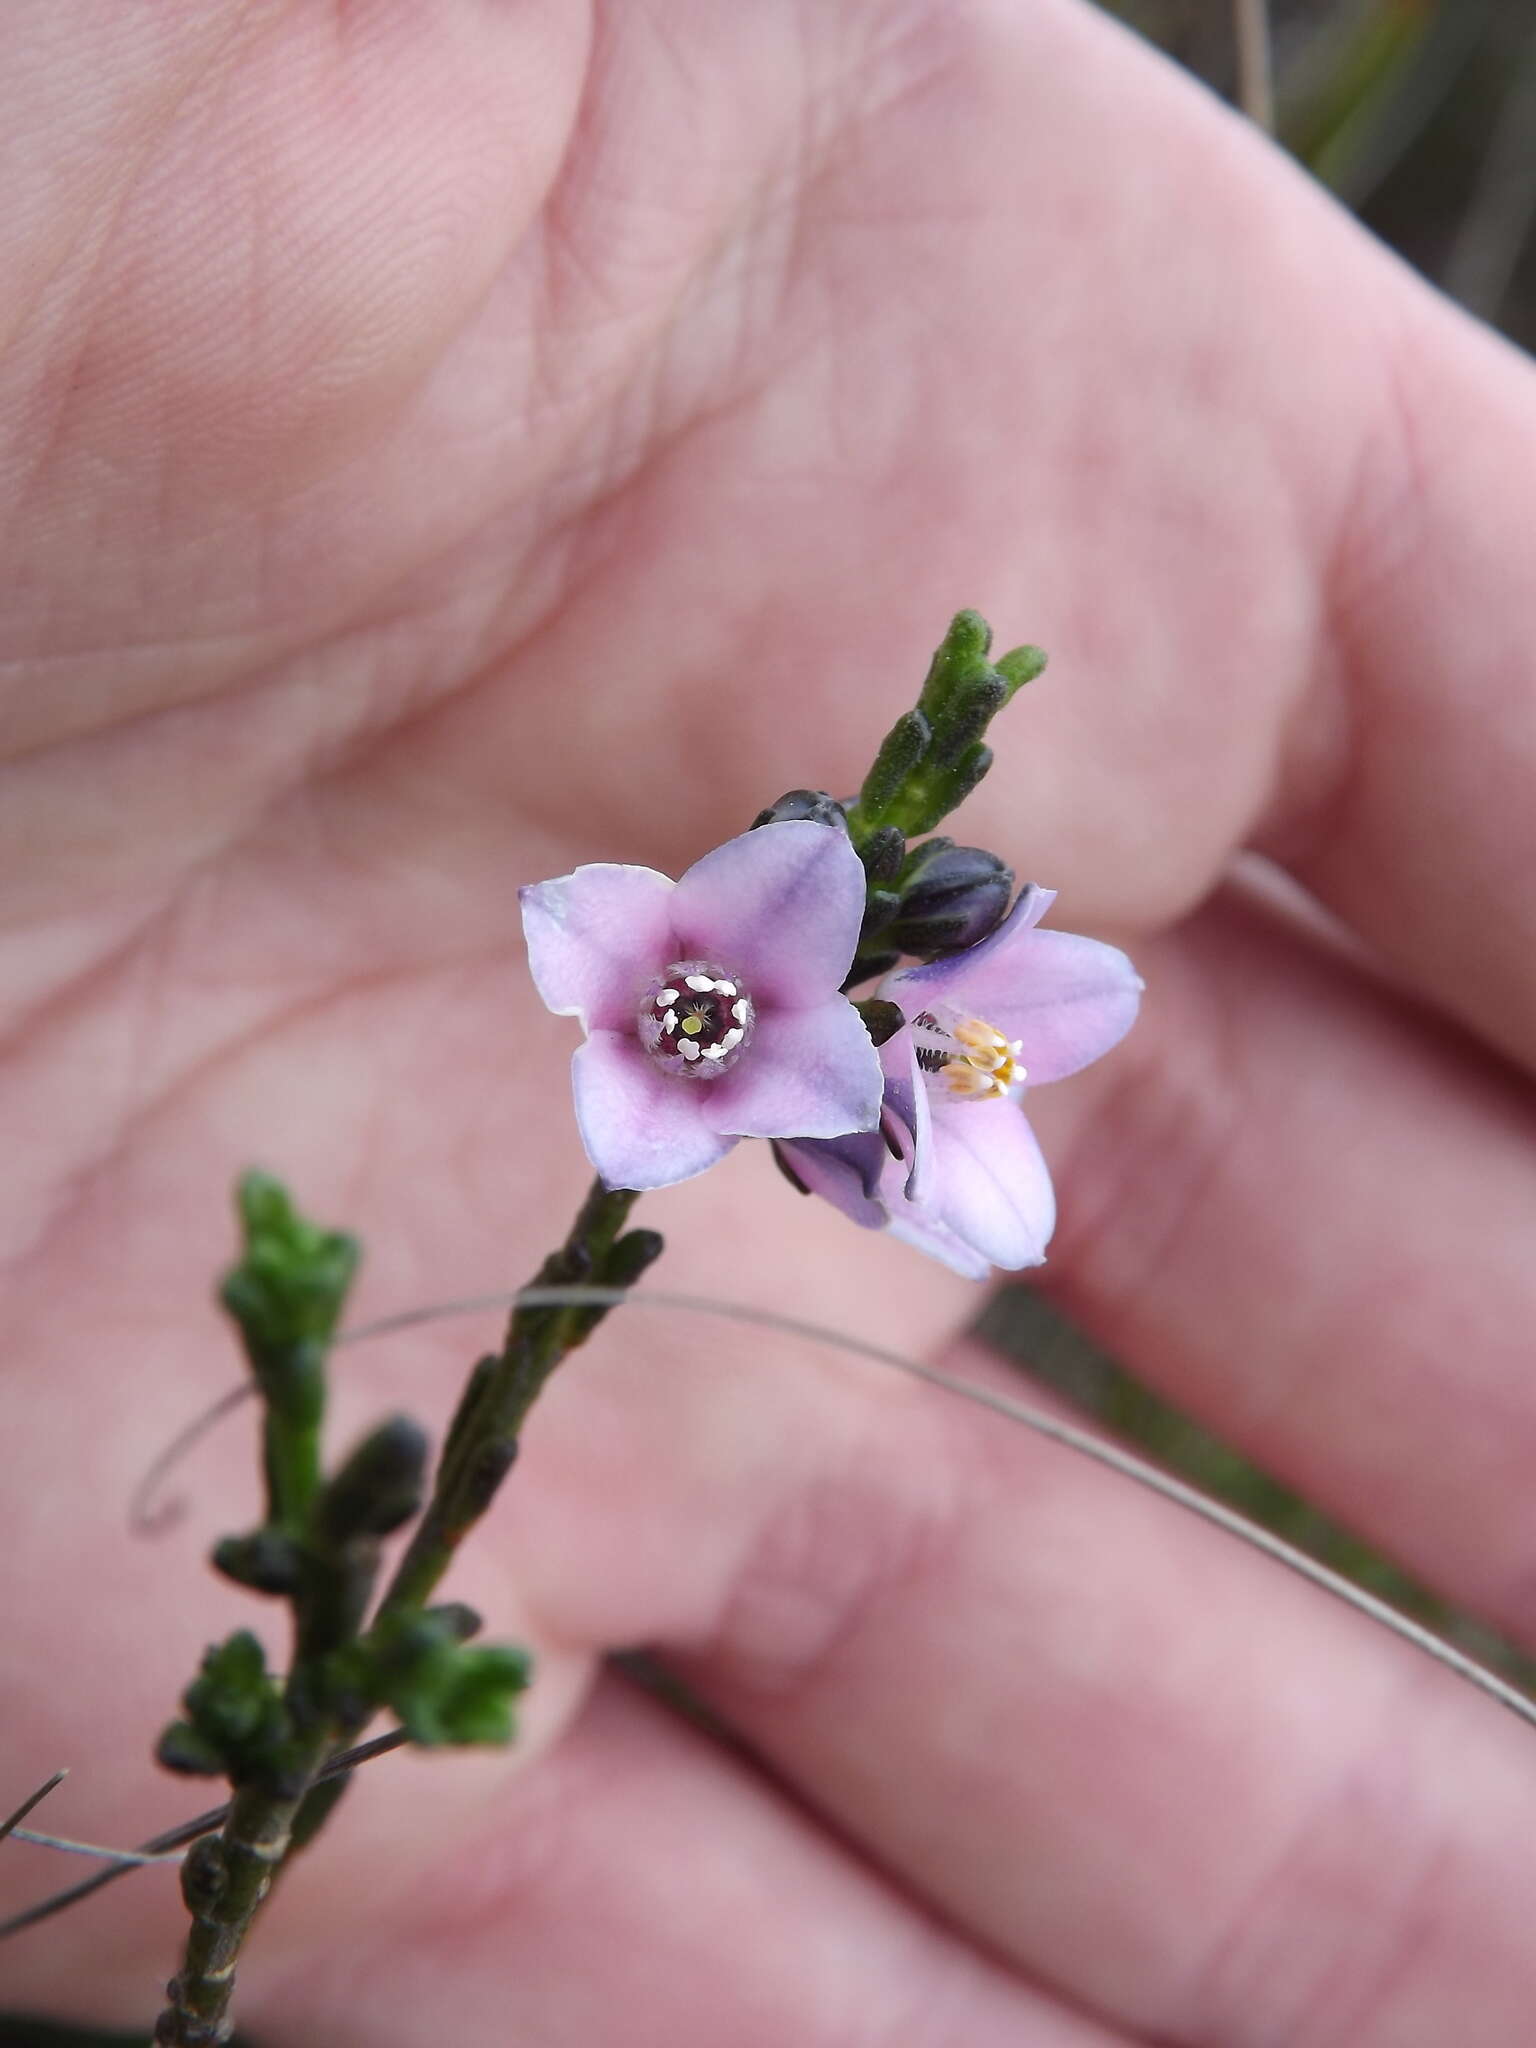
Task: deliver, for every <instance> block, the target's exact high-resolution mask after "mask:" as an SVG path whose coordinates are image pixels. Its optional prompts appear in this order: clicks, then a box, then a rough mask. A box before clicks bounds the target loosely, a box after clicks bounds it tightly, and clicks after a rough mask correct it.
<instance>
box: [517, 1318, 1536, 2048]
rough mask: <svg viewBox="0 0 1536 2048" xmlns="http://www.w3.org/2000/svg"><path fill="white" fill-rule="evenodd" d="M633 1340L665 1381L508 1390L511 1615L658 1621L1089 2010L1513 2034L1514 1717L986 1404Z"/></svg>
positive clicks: (1267, 2039) (797, 1754)
mask: <svg viewBox="0 0 1536 2048" xmlns="http://www.w3.org/2000/svg"><path fill="white" fill-rule="evenodd" d="M669 1363H670V1364H671V1365H672V1367H673V1375H672V1377H673V1382H674V1391H675V1392H676V1396H677V1398H676V1405H673V1402H672V1400H671V1399H669V1396H668V1393H667V1391H666V1389H665V1388H664V1386H663V1384H662V1376H661V1375H651V1374H649V1373H647V1375H646V1382H647V1383H646V1389H645V1393H644V1396H643V1398H642V1397H640V1396H639V1395H638V1394H637V1393H636V1394H634V1395H632V1397H631V1399H630V1400H629V1402H628V1403H627V1404H626V1403H625V1401H624V1397H623V1394H622V1392H621V1389H620V1383H619V1381H618V1380H617V1378H616V1377H610V1376H608V1375H604V1378H605V1381H606V1384H605V1386H604V1388H603V1390H602V1392H603V1393H604V1395H605V1396H606V1399H604V1400H602V1401H600V1402H599V1405H598V1407H597V1409H596V1411H595V1412H594V1410H593V1408H591V1407H590V1406H587V1405H586V1403H587V1401H588V1400H589V1399H590V1397H591V1396H592V1394H593V1393H594V1392H595V1391H596V1390H595V1389H594V1388H593V1386H592V1385H591V1384H590V1383H588V1384H586V1385H582V1386H578V1385H577V1384H576V1383H575V1382H571V1383H568V1384H567V1386H566V1388H565V1389H563V1390H562V1391H563V1393H564V1394H565V1396H566V1400H565V1404H564V1413H563V1416H562V1417H561V1418H560V1419H559V1420H558V1422H557V1421H556V1419H555V1418H554V1416H553V1415H552V1414H551V1415H546V1416H545V1418H544V1423H545V1429H546V1434H545V1436H544V1438H543V1448H544V1449H545V1450H546V1451H547V1452H550V1453H552V1454H553V1463H554V1464H555V1466H556V1467H557V1477H556V1479H555V1481H554V1484H553V1488H552V1489H551V1490H550V1491H546V1487H547V1486H549V1484H550V1482H549V1479H548V1477H547V1472H546V1476H543V1477H536V1476H535V1466H536V1463H537V1461H536V1460H535V1459H534V1458H533V1457H532V1456H530V1459H529V1464H528V1468H527V1470H526V1471H525V1472H524V1474H523V1478H524V1480H525V1482H527V1481H529V1480H532V1484H531V1485H525V1490H524V1492H523V1493H522V1495H521V1496H520V1497H519V1500H518V1502H517V1504H516V1506H515V1509H514V1512H513V1516H512V1529H511V1532H510V1533H511V1534H512V1535H513V1536H514V1537H515V1541H516V1554H517V1562H518V1571H519V1576H520V1578H521V1579H522V1582H523V1584H524V1586H525V1588H526V1589H527V1590H528V1591H529V1593H530V1596H531V1597H532V1598H533V1599H534V1601H535V1604H536V1605H537V1606H539V1607H540V1608H541V1610H542V1611H545V1612H546V1613H556V1612H558V1613H559V1614H560V1615H561V1617H562V1619H563V1621H564V1623H565V1624H566V1625H567V1626H569V1627H573V1628H575V1629H578V1630H580V1631H582V1632H586V1631H588V1630H591V1631H595V1632H596V1633H598V1634H599V1635H612V1636H619V1635H629V1636H633V1635H634V1634H636V1633H637V1632H640V1631H643V1632H644V1633H645V1634H646V1635H648V1636H650V1637H652V1638H653V1639H660V1640H661V1641H663V1642H666V1643H670V1644H672V1645H674V1646H675V1650H676V1653H677V1654H678V1655H680V1656H682V1657H684V1658H685V1659H686V1663H685V1669H686V1670H687V1671H688V1673H689V1674H690V1676H691V1678H692V1680H693V1682H694V1683H695V1684H696V1685H698V1686H699V1687H700V1688H701V1689H703V1690H704V1691H705V1693H706V1695H707V1697H709V1698H710V1699H711V1700H712V1701H713V1702H714V1703H715V1704H716V1705H717V1706H719V1707H720V1708H721V1709H722V1710H723V1711H724V1712H725V1713H726V1714H727V1716H728V1717H729V1718H730V1720H731V1721H732V1722H733V1724H734V1725H736V1726H737V1727H739V1728H741V1729H743V1730H744V1731H745V1732H746V1733H747V1735H748V1736H749V1738H750V1739H751V1740H752V1741H753V1743H754V1744H755V1745H756V1746H757V1747H758V1748H759V1749H760V1750H761V1751H762V1752H763V1754H764V1755H765V1756H766V1757H767V1758H768V1759H769V1760H770V1762H771V1763H772V1765H773V1767H774V1768H775V1769H776V1770H777V1771H779V1772H781V1773H782V1774H784V1776H785V1777H786V1778H787V1779H788V1780H789V1781H790V1782H791V1783H792V1784H793V1785H795V1786H796V1787H797V1788H798V1789H799V1790H800V1791H801V1793H802V1794H803V1795H804V1796H805V1797H806V1798H807V1799H808V1800H810V1801H811V1802H812V1804H813V1805H815V1806H816V1807H818V1808H819V1809H820V1810H821V1811H823V1812H824V1813H825V1814H826V1815H827V1816H828V1817H829V1819H830V1820H831V1821H832V1822H833V1823H834V1824H835V1825H836V1826H837V1827H838V1828H840V1829H842V1830H844V1831H846V1832H847V1833H848V1834H849V1835H850V1836H851V1838H852V1839H853V1840H854V1841H855V1842H857V1843H858V1844H859V1845H860V1846H861V1847H863V1848H864V1850H865V1851H866V1852H867V1853H869V1854H870V1855H872V1856H874V1857H875V1858H877V1859H878V1860H880V1861H881V1862H883V1863H884V1864H885V1866H886V1867H887V1868H888V1869H889V1870H891V1871H892V1872H893V1873H897V1874H899V1875H900V1877H901V1879H902V1880H903V1881H904V1882H905V1883H906V1884H907V1885H908V1886H909V1887H911V1888H912V1889H914V1890H915V1891H918V1892H919V1893H920V1894H922V1895H924V1896H926V1897H927V1898H928V1899H929V1900H930V1901H931V1902H932V1903H933V1904H934V1905H936V1906H937V1907H938V1908H939V1909H940V1910H941V1911H942V1912H944V1913H945V1914H946V1915H948V1916H950V1917H951V1918H952V1919H954V1920H955V1921H956V1922H957V1923H958V1924H960V1925H962V1926H964V1927H966V1928H968V1929H970V1930H971V1931H972V1932H973V1933H974V1935H975V1936H976V1937H977V1938H979V1939H980V1940H981V1941H982V1942H984V1943H985V1944H987V1945H989V1946H990V1947H991V1948H992V1949H993V1950H994V1951H995V1952H997V1953H1000V1954H1003V1955H1005V1956H1007V1957H1009V1958H1011V1959H1012V1960H1013V1961H1015V1962H1016V1963H1017V1964H1018V1965H1019V1966H1021V1967H1022V1968H1025V1969H1027V1970H1029V1971H1032V1972H1039V1973H1042V1974H1045V1975H1048V1976H1049V1977H1050V1978H1051V1979H1052V1981H1054V1982H1055V1983H1056V1984H1057V1985H1058V1987H1060V1988H1061V1989H1062V1990H1063V1991H1064V1992H1066V1993H1067V1994H1068V1995H1070V1996H1073V1997H1075V1998H1077V1999H1080V2000H1082V2001H1083V2002H1085V2003H1087V2004H1089V2005H1090V2006H1092V2007H1093V2008H1095V2009H1097V2010H1101V2011H1103V2012H1105V2013H1106V2014H1108V2015H1109V2016H1110V2017H1112V2018H1113V2019H1115V2020H1117V2021H1118V2022H1119V2023H1120V2024H1121V2025H1123V2026H1126V2027H1129V2028H1131V2029H1141V2030H1144V2031H1146V2032H1149V2033H1151V2034H1153V2035H1154V2036H1155V2037H1156V2038H1157V2039H1159V2040H1160V2041H1168V2042H1181V2043H1182V2042H1188V2043H1191V2044H1193V2043H1202V2044H1215V2043H1218V2042H1219V2043H1220V2044H1221V2048H1249V2044H1252V2048H1259V2044H1272V2043H1274V2042H1276V2041H1284V2042H1286V2043H1287V2044H1288V2048H1291V2044H1294V2048H1321V2044H1323V2043H1336V2042H1338V2041H1340V2040H1348V2041H1349V2042H1350V2043H1351V2044H1352V2048H1388V2044H1391V2048H1403V2044H1405V2043H1410V2042H1411V2043H1419V2042H1425V2043H1428V2042H1434V2041H1440V2040H1447V2039H1459V2040H1465V2041H1475V2042H1477V2043H1479V2044H1482V2043H1486V2044H1488V2048H1494V2044H1502V2043H1505V2042H1507V2041H1509V2040H1512V2039H1518V2038H1519V2033H1520V2027H1521V2026H1522V2025H1523V2023H1524V2022H1523V2018H1522V2015H1523V2014H1524V2013H1526V2012H1528V2009H1529V2001H1530V1998H1531V1996H1532V1994H1533V1992H1536V1966H1533V1964H1532V1960H1531V1956H1530V1948H1529V1942H1528V1939H1527V1932H1526V1930H1527V1927H1528V1924H1529V1918H1530V1914H1531V1911H1532V1909H1533V1907H1536V1873H1533V1871H1532V1868H1531V1865H1530V1862H1529V1859H1528V1857H1527V1856H1526V1853H1525V1846H1524V1845H1525V1841H1526V1840H1527V1839H1528V1837H1529V1831H1530V1829H1531V1827H1532V1826H1533V1825H1536V1764H1533V1757H1536V1751H1533V1748H1532V1745H1531V1741H1530V1736H1529V1732H1528V1731H1527V1730H1525V1729H1524V1728H1523V1727H1522V1726H1521V1725H1520V1724H1518V1723H1516V1722H1515V1721H1513V1719H1506V1718H1503V1717H1501V1716H1500V1715H1499V1714H1498V1712H1497V1710H1495V1709H1492V1708H1490V1707H1489V1706H1488V1705H1487V1703H1486V1702H1484V1701H1482V1700H1481V1699H1480V1698H1479V1697H1478V1696H1476V1695H1474V1694H1472V1693H1470V1692H1467V1691H1465V1690H1464V1689H1463V1688H1461V1687H1460V1686H1458V1685H1456V1684H1455V1682H1454V1681H1452V1680H1450V1679H1449V1678H1447V1677H1445V1675H1444V1674H1442V1673H1439V1672H1438V1671H1436V1670H1434V1669H1433V1668H1431V1667H1428V1666H1425V1665H1422V1664H1420V1663H1418V1662H1417V1661H1416V1660H1415V1659H1414V1657H1413V1655H1412V1654H1411V1653H1410V1652H1408V1651H1407V1650H1406V1649H1405V1648H1404V1647H1403V1646H1402V1645H1401V1644H1398V1643H1396V1642H1394V1641H1393V1640H1391V1639H1388V1638H1384V1637H1382V1636H1380V1635H1378V1634H1376V1633H1374V1632H1373V1631H1372V1630H1370V1629H1369V1628H1368V1627H1367V1626H1366V1625H1365V1624H1364V1623H1363V1622H1361V1621H1360V1619H1359V1617H1357V1616H1353V1615H1351V1614H1349V1613H1348V1612H1347V1611H1345V1610H1343V1609H1342V1608H1338V1607H1334V1606H1332V1605H1330V1604H1329V1603H1328V1602H1327V1600H1326V1599H1325V1598H1324V1597H1323V1596H1321V1595H1319V1594H1317V1593H1316V1592H1315V1591H1314V1590H1313V1589H1311V1588H1308V1587H1305V1586H1303V1585H1300V1584H1299V1583H1297V1582H1295V1581H1292V1580H1290V1579H1287V1578H1285V1577H1284V1576H1283V1575H1281V1574H1279V1573H1278V1572H1276V1570H1275V1569H1274V1567H1272V1566H1268V1565H1266V1564H1264V1563H1263V1562H1262V1561H1260V1560H1258V1559H1256V1558H1254V1557H1253V1556H1252V1555H1251V1554H1250V1553H1247V1552H1245V1551H1242V1550H1240V1549H1239V1548H1238V1547H1237V1546H1235V1545H1234V1544H1232V1543H1231V1542H1230V1540H1229V1539H1227V1538H1225V1537H1222V1536H1220V1535H1218V1534H1217V1533H1216V1532H1214V1531H1212V1530H1210V1529H1209V1528H1207V1527H1206V1526H1205V1525H1203V1524H1200V1523H1197V1522H1196V1521H1194V1520H1193V1518H1191V1517H1188V1516H1186V1515H1183V1514H1181V1513H1180V1512H1179V1511H1177V1510H1174V1509H1172V1508H1170V1507H1168V1506H1167V1505H1166V1504H1164V1503H1160V1502H1157V1501H1154V1500H1151V1499H1149V1498H1148V1497H1146V1496H1143V1495H1141V1494H1138V1493H1136V1492H1135V1491H1133V1490H1132V1489H1129V1488H1127V1487H1126V1486H1125V1484H1124V1482H1123V1481H1120V1480H1118V1479H1117V1478H1115V1477H1113V1476H1112V1475H1108V1474H1105V1473H1102V1472H1100V1471H1099V1470H1097V1469H1096V1468H1088V1467H1085V1466H1084V1465H1082V1464H1081V1463H1079V1462H1076V1461H1074V1460H1072V1459H1070V1458H1069V1457H1068V1456H1067V1455H1066V1454H1065V1453H1063V1452H1061V1451H1060V1450H1058V1449H1056V1448H1055V1447H1050V1446H1046V1445H1043V1444H1041V1443H1040V1442H1039V1441H1038V1440H1036V1439H1034V1438H1032V1437H1028V1436H1027V1435H1026V1434H1025V1433H1023V1432H1011V1431H1003V1430H1000V1429H999V1427H998V1426H997V1423H996V1418H995V1417H984V1416H977V1415H976V1414H975V1413H974V1412H973V1411H969V1410H964V1409H961V1408H960V1407H959V1406H958V1405H957V1406H955V1407H954V1408H952V1409H945V1408H944V1407H943V1406H942V1403H941V1404H939V1405H935V1403H934V1402H933V1401H932V1400H930V1399H928V1398H926V1397H925V1398H922V1399H917V1398H913V1399H907V1398H904V1397H903V1396H901V1395H899V1394H897V1395H892V1394H890V1393H889V1392H887V1391H885V1390H884V1389H878V1388H876V1387H875V1386H873V1385H872V1384H871V1383H870V1382H868V1381H866V1380H865V1378H864V1377H863V1376H862V1375H861V1374H858V1373H854V1372H849V1373H846V1374H839V1375H837V1376H836V1377H835V1378H834V1376H833V1375H832V1374H830V1373H824V1374H821V1375H814V1374H802V1373H800V1372H796V1371H793V1370H791V1369H789V1365H788V1361H786V1360H785V1359H783V1358H774V1359H773V1360H772V1361H771V1364H770V1370H769V1371H768V1372H762V1371H760V1370H758V1365H759V1364H760V1363H770V1362H769V1361H754V1362H753V1366H752V1371H751V1374H750V1380H749V1383H747V1384H743V1379H744V1377H745V1376H746V1371H747V1362H746V1361H745V1360H736V1361H732V1362H731V1363H730V1365H729V1367H728V1368H727V1369H726V1370H724V1371H722V1370H720V1369H719V1361H716V1362H715V1364H714V1366H713V1367H712V1368H711V1369H709V1370H708V1371H705V1370H701V1369H700V1368H699V1366H698V1364H697V1362H696V1361H694V1360H691V1359H689V1358H687V1357H686V1356H684V1357H679V1356H677V1354H676V1352H675V1351H674V1352H673V1353H672V1354H671V1356H670V1359H669ZM632 1377H633V1376H632ZM678 1383H682V1386H679V1384H678ZM711 1383H712V1390H711ZM683 1388H685V1389H686V1390H685V1391H684V1390H683ZM621 1410H622V1412H624V1414H625V1417H626V1420H627V1422H628V1424H629V1426H628V1427H627V1428H624V1429H618V1428H616V1427H615V1421H616V1416H617V1414H618V1413H619V1412H620V1411H621ZM607 1432H611V1437H610V1441H609V1442H608V1443H607V1445H606V1446H603V1447H601V1448H594V1439H595V1438H600V1437H601V1435H603V1434H604V1433H607ZM706 1442H707V1446H708V1448H707V1455H706V1454H703V1446H704V1445H705V1443H706ZM621 1447H622V1448H621ZM637 1530H643V1531H644V1537H643V1542H642V1545H641V1546H640V1547H639V1548H637V1545H636V1541H635V1532H636V1531H637ZM642 1552H643V1554H642ZM546 1603H548V1605H546ZM1442 1681H1443V1682H1442Z"/></svg>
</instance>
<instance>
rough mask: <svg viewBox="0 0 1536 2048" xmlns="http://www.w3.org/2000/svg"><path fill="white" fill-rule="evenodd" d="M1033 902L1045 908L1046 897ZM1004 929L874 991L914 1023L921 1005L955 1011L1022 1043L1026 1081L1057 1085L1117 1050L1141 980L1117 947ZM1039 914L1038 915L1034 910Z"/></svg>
mask: <svg viewBox="0 0 1536 2048" xmlns="http://www.w3.org/2000/svg"><path fill="white" fill-rule="evenodd" d="M1034 894H1035V895H1037V896H1040V897H1044V898H1045V900H1046V902H1049V900H1050V897H1049V892H1048V891H1046V890H1043V889H1042V890H1037V891H1035V892H1034ZM1020 908H1026V909H1034V906H1033V905H1028V906H1026V905H1025V904H1024V899H1023V898H1022V897H1021V898H1020V904H1019V906H1016V908H1015V910H1014V911H1013V913H1012V914H1011V915H1010V917H1009V919H1008V922H1007V924H1006V925H1004V926H1003V927H1002V928H1001V929H1000V930H999V931H998V932H996V933H995V934H994V935H993V937H992V938H990V939H987V940H986V941H984V943H983V944H981V945H979V946H976V947H974V948H973V949H972V950H971V951H970V952H969V953H957V954H956V955H954V957H953V958H952V959H948V960H935V961H934V962H932V963H931V965H929V966H927V967H908V968H902V969H900V970H899V971H898V972H897V973H895V974H888V975H887V976H886V977H885V979H884V981H882V982H881V984H880V989H879V993H880V994H881V995H882V996H884V997H885V998H886V999H887V1000H889V1001H891V1002H894V1003H898V1004H900V1006H901V1008H902V1010H903V1011H904V1012H905V1013H906V1014H907V1015H908V1016H909V1017H912V1016H916V1015H917V1014H918V1013H919V1011H921V1010H922V1008H923V1007H924V1005H925V1004H932V1003H935V1002H941V1003H948V1004H952V1005H953V1006H954V1007H955V1008H956V1009H960V1010H963V1011H965V1012H967V1013H968V1014H969V1015H971V1016H973V1017H980V1018H983V1019H984V1020H985V1021H986V1022H987V1023H988V1024H990V1025H992V1026H993V1027H994V1028H995V1029H996V1030H998V1031H1000V1032H1001V1033H1002V1034H1003V1036H1004V1037H1005V1038H1016V1039H1018V1040H1019V1041H1020V1045H1021V1050H1020V1053H1019V1059H1020V1062H1021V1063H1022V1065H1023V1067H1024V1070H1025V1073H1026V1075H1027V1076H1028V1079H1029V1081H1030V1082H1031V1083H1035V1082H1041V1081H1060V1080H1064V1079H1065V1078H1066V1076H1067V1075H1068V1074H1075V1073H1077V1072H1078V1071H1079V1070H1080V1069H1081V1068H1083V1067H1086V1066H1088V1065H1090V1064H1091V1063H1092V1062H1093V1061H1094V1060H1096V1059H1099V1058H1101V1057H1102V1056H1103V1054H1105V1053H1107V1052H1108V1051H1109V1050H1110V1048H1111V1047H1112V1046H1115V1045H1118V1044H1119V1042H1120V1040H1121V1039H1122V1038H1124V1036H1125V1034H1126V1032H1127V1031H1129V1030H1130V1028H1131V1026H1132V1024H1134V1023H1135V1021H1136V1011H1137V1007H1138V1005H1139V1003H1140V1001H1141V990H1142V981H1141V977H1140V975H1139V974H1137V972H1136V970H1135V968H1134V967H1133V966H1132V965H1131V963H1130V961H1129V960H1128V959H1127V958H1126V957H1125V955H1124V954H1123V953H1122V952H1121V951H1120V950H1119V948H1118V947H1116V946H1106V945H1104V944H1103V943H1102V941H1100V940H1098V939H1085V938H1079V937H1078V936H1077V934H1076V933H1075V932H1057V931H1035V930H1033V929H1032V928H1031V927H1032V924H1033V918H1031V917H1026V918H1021V917H1020V915H1019V910H1020ZM1035 914H1036V915H1038V911H1036V913H1035Z"/></svg>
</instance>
